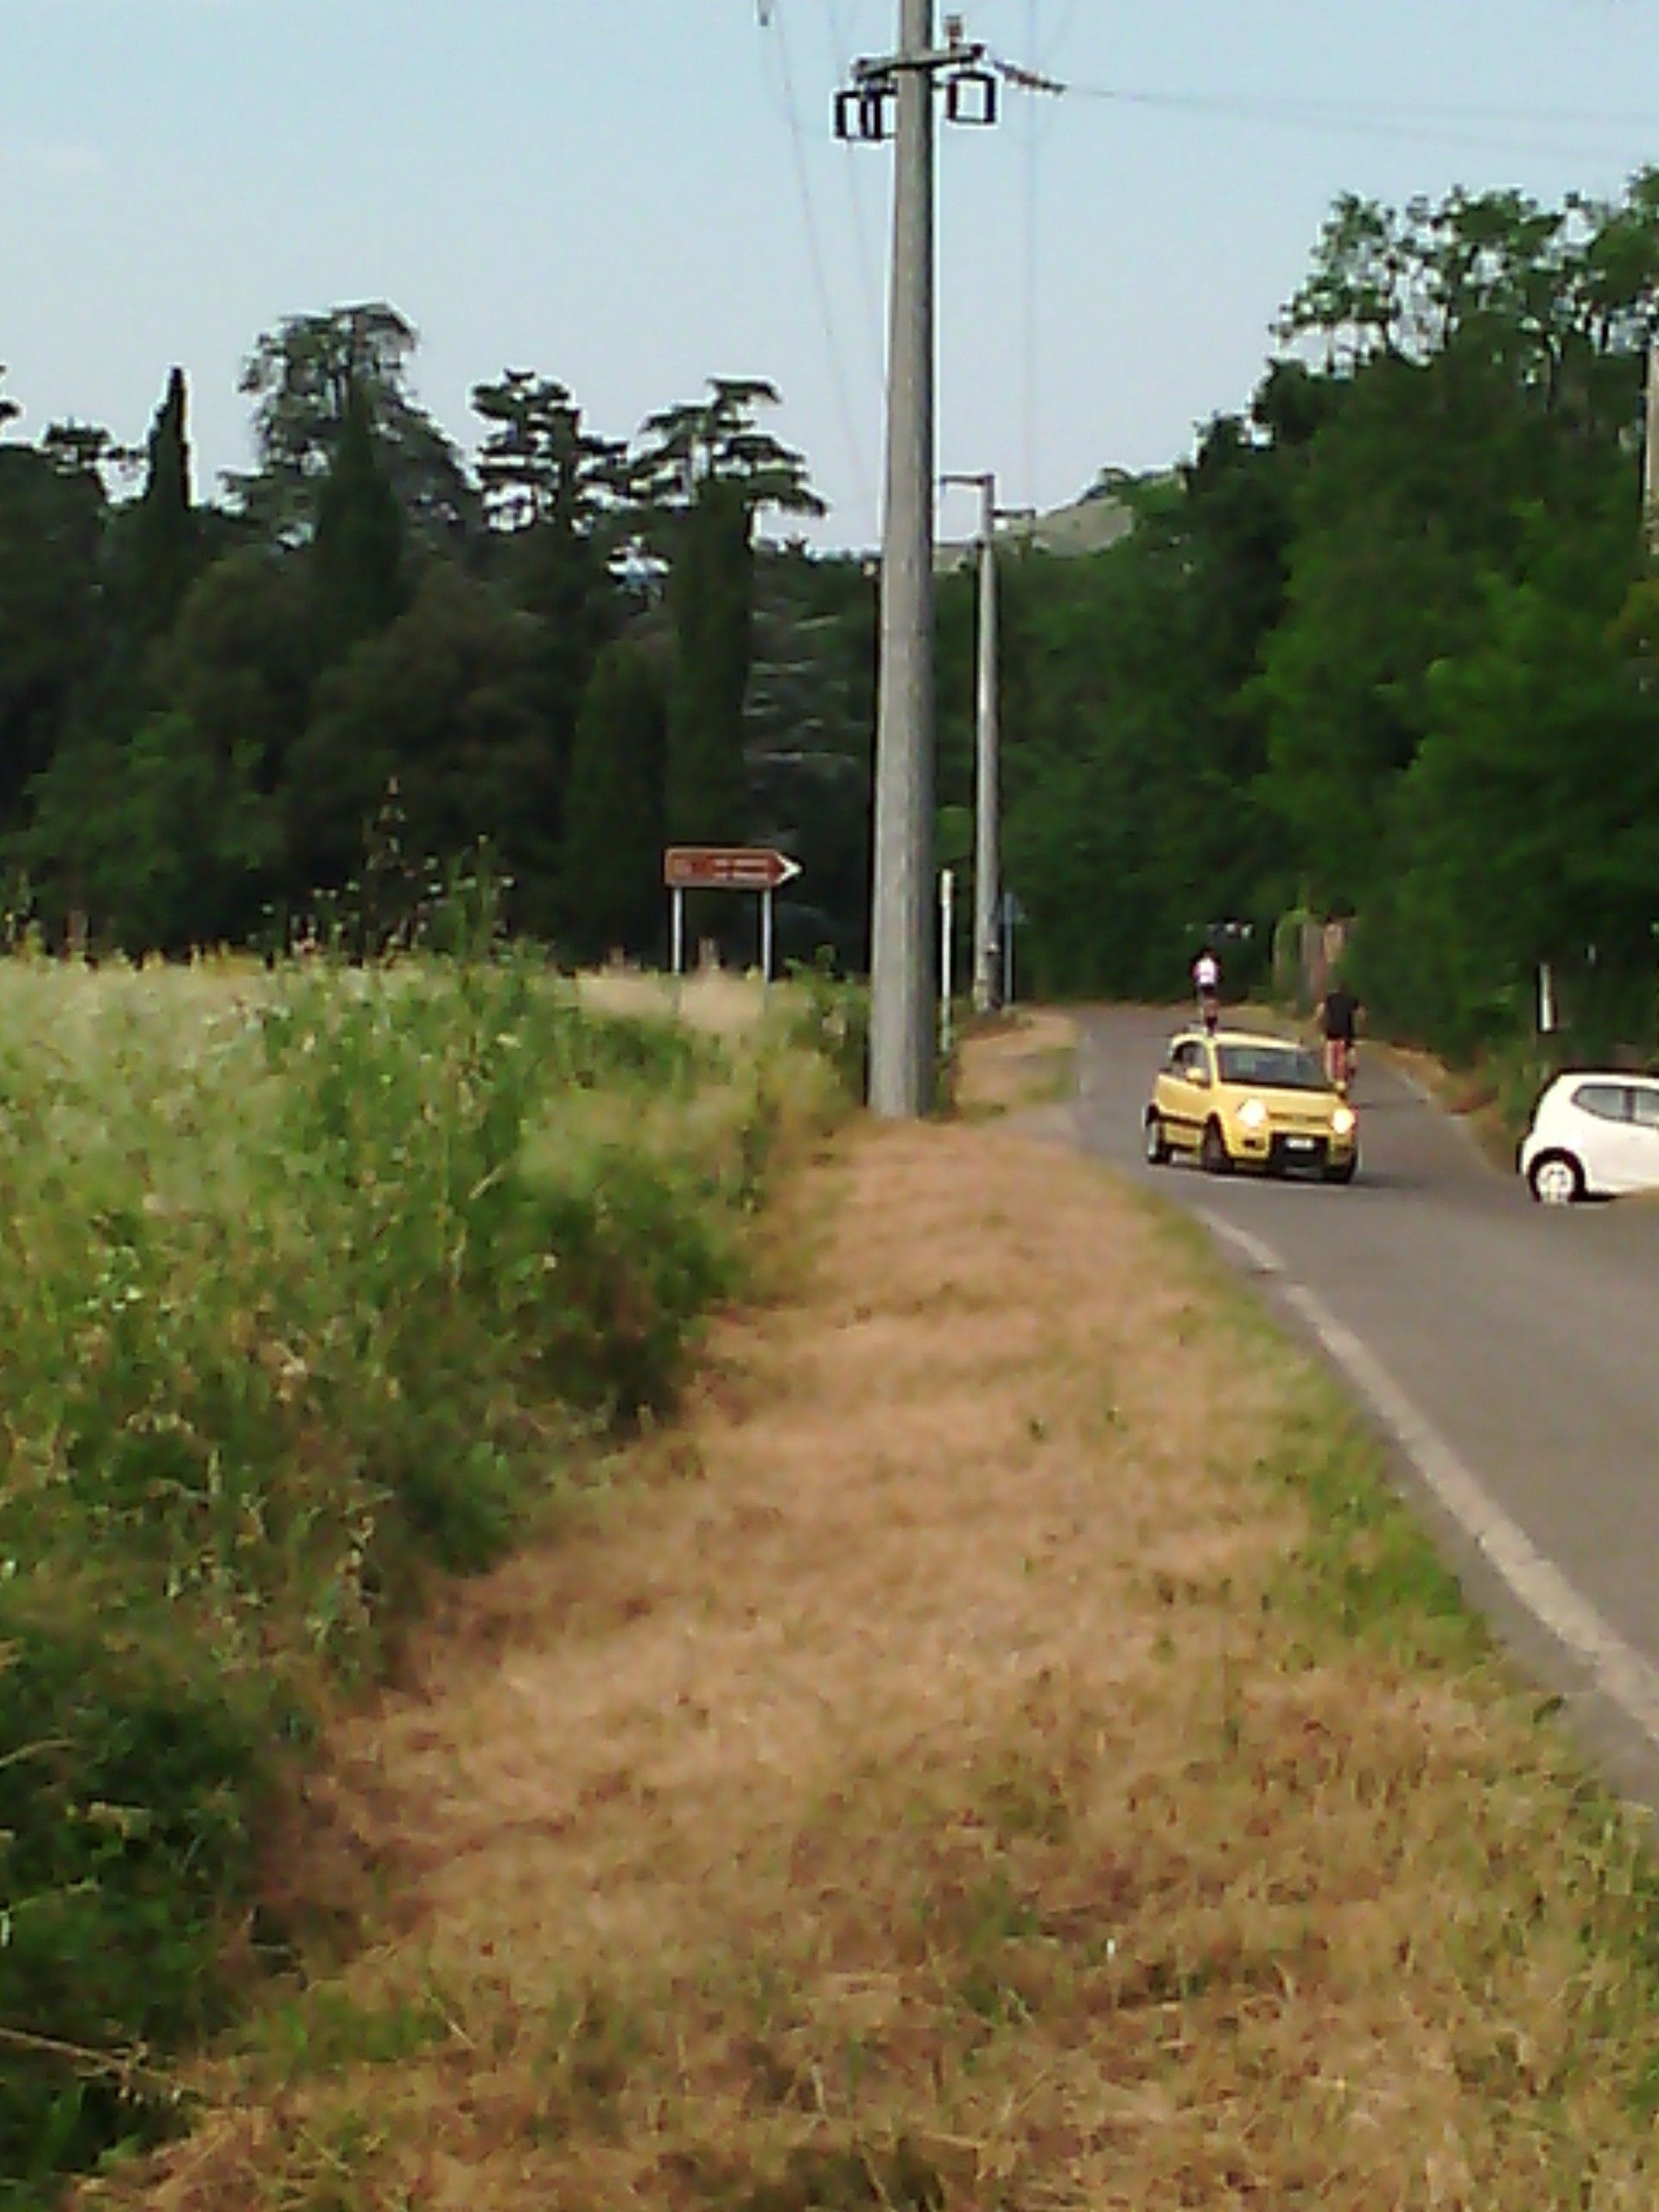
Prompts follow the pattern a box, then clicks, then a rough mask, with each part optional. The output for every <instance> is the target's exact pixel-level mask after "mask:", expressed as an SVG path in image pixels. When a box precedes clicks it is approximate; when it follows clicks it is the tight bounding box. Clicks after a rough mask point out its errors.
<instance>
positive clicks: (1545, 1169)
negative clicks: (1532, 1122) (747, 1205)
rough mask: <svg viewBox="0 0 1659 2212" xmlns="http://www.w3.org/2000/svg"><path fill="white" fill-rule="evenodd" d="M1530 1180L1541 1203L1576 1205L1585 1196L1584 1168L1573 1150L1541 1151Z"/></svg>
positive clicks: (1532, 1169)
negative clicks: (1576, 1158) (1573, 1153)
mask: <svg viewBox="0 0 1659 2212" xmlns="http://www.w3.org/2000/svg"><path fill="white" fill-rule="evenodd" d="M1527 1181H1528V1183H1529V1185H1530V1186H1531V1190H1532V1195H1533V1197H1534V1198H1536V1199H1537V1201H1538V1203H1539V1205H1541V1206H1571V1205H1577V1204H1578V1202H1579V1200H1580V1198H1582V1197H1583V1196H1584V1170H1583V1168H1582V1167H1580V1165H1579V1163H1578V1161H1577V1160H1574V1159H1573V1155H1572V1154H1571V1153H1570V1152H1546V1153H1541V1154H1539V1156H1538V1158H1537V1159H1536V1160H1534V1161H1533V1163H1532V1166H1530V1167H1529V1169H1528V1171H1527Z"/></svg>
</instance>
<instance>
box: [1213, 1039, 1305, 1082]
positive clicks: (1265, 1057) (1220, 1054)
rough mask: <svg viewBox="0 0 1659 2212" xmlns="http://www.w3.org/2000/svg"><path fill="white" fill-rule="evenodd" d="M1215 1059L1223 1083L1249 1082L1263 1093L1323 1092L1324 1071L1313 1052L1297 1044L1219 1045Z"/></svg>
mask: <svg viewBox="0 0 1659 2212" xmlns="http://www.w3.org/2000/svg"><path fill="white" fill-rule="evenodd" d="M1216 1058H1217V1061H1218V1062H1219V1063H1220V1067H1221V1079H1222V1081H1223V1082H1224V1083H1248V1084H1255V1085H1256V1086H1257V1087H1259V1088H1260V1089H1262V1090H1325V1089H1326V1087H1327V1086H1326V1084H1325V1071H1324V1069H1323V1068H1321V1067H1320V1065H1319V1062H1318V1061H1317V1060H1316V1059H1315V1058H1314V1057H1313V1053H1312V1052H1303V1051H1302V1049H1301V1048H1300V1046H1296V1045H1219V1046H1217V1048H1216Z"/></svg>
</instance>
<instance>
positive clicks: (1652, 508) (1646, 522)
mask: <svg viewBox="0 0 1659 2212" xmlns="http://www.w3.org/2000/svg"><path fill="white" fill-rule="evenodd" d="M1642 534H1643V543H1645V544H1646V546H1647V550H1648V557H1649V560H1651V559H1652V558H1653V557H1654V556H1656V554H1659V335H1656V336H1654V337H1652V338H1649V340H1648V390H1647V436H1646V438H1645V439H1644V440H1643V452H1642Z"/></svg>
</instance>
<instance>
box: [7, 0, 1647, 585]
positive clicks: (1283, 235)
mask: <svg viewBox="0 0 1659 2212" xmlns="http://www.w3.org/2000/svg"><path fill="white" fill-rule="evenodd" d="M770 12H771V14H772V19H773V20H772V23H771V26H770V27H769V28H763V27H762V26H761V24H760V22H759V20H758V17H759V15H760V10H759V8H758V6H757V0H0V360H3V361H5V362H7V363H8V364H9V365H10V374H9V376H8V378H7V384H6V389H7V391H9V392H10V395H11V396H12V397H14V398H16V399H17V400H19V401H21V402H22V404H23V405H24V406H25V408H26V410H27V413H26V415H25V416H24V419H23V421H22V423H21V424H19V425H17V426H16V428H15V430H14V435H17V434H21V435H38V434H39V432H40V431H41V429H44V427H45V425H46V424H47V423H48V421H50V420H52V419H54V418H56V417H61V416H75V417H78V418H79V419H82V420H92V421H94V422H99V423H105V424H106V425H107V426H108V427H109V428H110V429H111V430H112V431H113V432H114V433H115V434H116V435H117V436H118V437H119V438H121V439H123V440H126V441H132V440H137V439H138V438H140V437H141V436H142V435H143V431H144V429H145V428H146V426H147V424H148V422H149V416H150V414H151V411H152V410H153V409H154V407H155V405H156V401H157V399H158V398H159V397H160V394H161V391H162V385H163V383H164V380H165V378H166V374H167V371H168V366H169V365H170V364H171V363H173V362H175V361H176V362H179V363H181V365H183V366H184V368H185V369H186V371H187V372H188V375H189V378H190V380H191V391H192V399H193V408H194V436H195V445H196V454H197V461H198V467H199V475H200V487H201V489H202V490H203V492H204V493H206V492H209V491H211V490H212V488H213V478H214V476H215V475H216V474H217V472H218V471H219V470H220V469H222V468H225V467H241V466H245V463H246V461H247V459H248V448H247V437H246V421H247V407H246V403H245V401H244V400H242V399H241V398H240V397H238V393H237V390H236V383H237V374H238V365H239V364H240V362H241V360H242V359H243V358H244V357H245V354H246V353H247V352H248V351H249V349H250V347H251V344H252V342H253V340H255V338H256V337H257V334H259V332H260V331H262V330H264V329H267V328H269V327H271V326H272V325H274V324H275V323H276V322H277V321H280V320H281V319H282V317H283V316H284V315H289V314H294V313H297V312H301V311H303V310H309V309H315V308H326V307H328V306H331V305H334V304H336V303H340V302H347V301H353V300H364V299H378V298H385V299H389V300H391V302H393V303H394V304H395V305H396V306H397V307H398V308H401V309H402V310H403V312H404V314H405V315H408V316H409V317H410V319H411V320H412V321H414V322H415V323H416V326H417V327H418V328H419V330H420V332H421V334H422V340H423V344H422V349H421V353H420V355H419V357H418V360H417V363H416V385H417V389H418V392H419V395H420V397H422V398H423V401H424V402H425V404H427V405H428V406H429V408H430V409H431V410H432V411H433V413H434V414H435V416H437V417H438V419H439V421H440V422H441V423H442V424H443V425H444V426H445V427H446V428H447V429H448V430H449V431H450V433H451V434H452V435H454V437H455V438H456V439H457V440H458V441H460V442H461V444H462V445H463V446H464V447H465V448H467V449H468V450H470V449H471V448H472V446H473V443H474V435H475V428H476V426H475V423H474V418H473V417H472V416H471V415H470V412H469V410H468V405H467V395H468V391H469V389H470V387H471V386H472V385H473V384H474V383H475V382H477V381H478V380H480V378H486V377H491V376H494V375H496V374H498V373H499V372H500V371H501V370H502V369H503V368H504V367H506V366H512V367H520V368H532V369H535V370H537V371H539V372H543V373H544V374H548V375H551V376H556V377H558V378H562V379H563V381H564V382H566V383H567V384H569V385H570V386H571V387H572V389H573V391H575V395H576V397H577V398H578V400H579V401H580V402H581V404H582V407H583V409H584V410H585V411H586V413H587V415H588V418H589V420H590V422H591V423H592V424H593V426H594V428H595V429H598V430H600V431H602V432H604V433H605V434H607V435H613V436H620V435H626V434H627V433H629V432H630V431H632V429H634V428H636V427H637V425H638V424H639V422H640V420H641V419H642V418H643V416H645V415H646V414H648V413H649V412H650V411H652V410H653V409H655V408H657V407H659V406H663V405H664V404H670V403H671V402H673V401H676V400H680V399H685V398H690V397H695V396H696V394H697V393H698V392H699V391H700V390H701V388H702V383H703V380H704V379H705V378H707V377H709V376H710V375H714V374H721V375H759V376H765V377H768V378H771V379H772V381H773V382H774V383H775V384H777V385H778V386H779V389H780V391H781V392H782V394H783V400H784V404H783V407H782V409H781V410H779V414H778V416H776V418H775V421H774V424H773V427H774V428H775V429H776V430H777V431H778V433H779V435H782V436H784V437H785V438H786V439H788V440H789V441H790V442H792V443H793V444H795V445H797V446H798V447H799V448H802V449H803V450H804V453H805V454H806V455H807V458H808V461H809V463H810V467H811V469H812V472H813V474H814V476H815V479H816V480H817V484H818V486H819V487H820V488H821V490H822V491H823V493H824V494H825V496H826V497H827V498H828V499H829V500H830V502H831V505H832V513H831V517H830V518H829V522H828V524H826V525H825V526H824V527H823V531H821V532H820V533H819V535H820V536H821V537H822V539H823V542H824V543H850V544H864V543H869V542H871V541H872V540H873V539H874V536H875V534H876V531H877V527H878V519H877V502H876V487H877V485H878V483H879V480H880V448H881V424H880V404H881V401H880V375H881V353H882V334H883V326H884V320H885V294H886V268H887V194H888V188H889V184H890V179H891V160H890V156H889V154H888V153H887V151H885V150H881V149H874V148H847V147H842V146H838V145H836V143H834V141H833V139H832V137H831V136H830V130H829V104H830V99H831V95H832V92H833V91H834V90H835V88H836V84H837V83H838V82H839V81H841V79H842V76H843V75H844V73H845V70H846V67H847V65H848V63H849V61H850V60H851V59H852V57H853V56H854V55H855V54H860V53H876V52H886V51H887V50H888V49H890V48H891V46H892V44H893V38H894V32H895V25H896V20H897V15H898V8H897V0H772V7H771V10H770ZM963 12H964V13H965V15H966V16H967V19H968V28H969V32H970V34H972V35H976V36H979V37H982V38H984V39H985V40H986V41H988V43H989V44H990V46H991V48H993V49H994V51H995V53H997V54H1000V55H1001V56H1004V57H1006V58H1007V59H1008V60H1014V61H1018V62H1023V63H1027V64H1034V65H1035V66H1037V67H1039V68H1041V69H1043V70H1046V71H1047V72H1049V73H1052V75H1054V76H1056V77H1058V78H1059V79H1063V80H1065V82H1067V83H1068V84H1069V85H1071V86H1072V87H1074V89H1073V90H1072V91H1071V92H1068V93H1067V94H1066V95H1065V96H1064V97H1063V98H1060V99H1045V100H1041V101H1038V100H1036V99H1031V98H1027V97H1020V96H1012V97H1010V98H1009V99H1007V105H1006V108H1005V113H1004V119H1003V122H1002V124H1001V127H1000V128H999V129H998V130H995V131H970V130H950V131H949V132H947V133H945V134H944V137H943V139H942V151H941V195H940V196H941V268H940V294H941V340H940V430H939V461H940V466H941V467H942V468H947V469H955V470H979V469H986V468H989V469H994V470H995V471H996V472H997V474H998V476H999V480H1000V485H1001V493H1002V496H1003V497H1004V498H1005V499H1007V500H1008V501H1009V502H1010V503H1020V504H1032V503H1035V504H1040V505H1053V504H1055V503H1057V502H1058V501H1060V500H1062V499H1068V498H1071V497H1072V496H1074V495H1075V494H1076V493H1077V492H1078V491H1080V490H1081V489H1082V488H1083V487H1084V485H1086V484H1087V483H1088V482H1089V481H1090V480H1091V479H1092V477H1093V476H1094V475H1095V474H1096V472H1097V471H1098V470H1099V469H1100V468H1101V467H1125V468H1143V467H1153V466H1158V465H1163V464H1166V463H1168V462H1171V461H1175V460H1176V459H1178V458H1179V457H1180V456H1181V455H1182V454H1184V453H1185V452H1187V451H1188V450H1190V448H1191V445H1192V436H1193V432H1194V429H1195V427H1197V426H1198V425H1200V424H1202V423H1204V422H1205V420H1207V419H1208V417H1209V416H1211V415H1212V414H1213V413H1215V412H1216V411H1217V410H1220V409H1225V408H1234V407H1238V406H1240V405H1242V404H1243V403H1244V402H1245V401H1246V399H1247V398H1248V397H1249V392H1250V390H1251V387H1252V385H1254V383H1255V378H1256V377H1257V375H1258V373H1259V372H1260V369H1261V366H1262V362H1263V360H1264V359H1265V358H1266V356H1267V354H1268V351H1269V349H1270V346H1271V336H1270V325H1271V323H1272V321H1273V318H1274V313H1275V311H1276V309H1277V308H1279V307H1280V305H1281V303H1282V302H1283V301H1284V300H1285V299H1286V298H1287V296H1288V295H1289V293H1290V292H1291V291H1292V290H1293V289H1294V287H1295V285H1296V283H1297V282H1298V280H1299V278H1300V276H1301V274H1302V272H1303V270H1305V268H1306V263H1307V258H1308V254H1309V251H1310V248H1311V246H1312V245H1313V240H1314V238H1315V236H1316V234H1317V232H1318V229H1319V223H1320V221H1321V219H1322V217H1323V215H1324V213H1325V210H1326V209H1327V207H1328V206H1329V204H1330V202H1331V201H1332V199H1333V198H1334V196H1335V195H1336V194H1338V192H1340V191H1343V190H1344V189H1352V190H1356V191H1359V192H1362V193H1366V194H1376V195H1377V196H1379V197H1382V198H1385V199H1389V200H1405V199H1407V198H1409V197H1410V196H1411V195H1412V194H1415V193H1419V192H1421V193H1427V194H1431V195H1433V194H1440V193H1441V192H1443V191H1444V190H1446V188H1448V187H1450V186H1452V184H1454V183H1461V184H1465V185H1468V186H1471V187H1479V186H1486V185H1499V184H1502V185H1518V186H1521V187H1522V188H1525V189H1527V190H1528V191H1530V192H1532V193H1533V194H1536V195H1538V196H1539V197H1541V198H1544V199H1547V200H1556V199H1558V198H1559V197H1560V195H1561V194H1563V193H1565V192H1567V190H1569V189H1573V188H1578V189H1580V190H1583V191H1586V192H1589V193H1592V194H1616V193H1617V192H1618V190H1619V189H1620V188H1621V187H1622V185H1623V183H1624V181H1625V179H1626V178H1627V177H1628V176H1629V175H1630V172H1631V171H1632V170H1634V169H1635V168H1637V167H1638V166H1640V165H1642V164H1643V163H1644V162H1659V0H964V5H963ZM1108 92H1109V93H1113V94H1117V95H1122V96H1126V97H1120V98H1116V99H1103V98H1101V97H1098V95H1100V94H1102V93H1108ZM1127 96H1135V97H1127ZM1148 96H1160V97H1158V98H1153V97H1148ZM956 499H957V502H959V503H960V504H955V505H950V507H948V508H947V509H946V511H945V514H944V527H945V528H946V529H947V531H950V533H951V534H957V531H965V530H966V528H967V527H968V524H969V520H970V517H971V508H970V505H969V502H968V495H967V494H965V493H961V494H957V495H956Z"/></svg>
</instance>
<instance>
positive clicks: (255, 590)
mask: <svg viewBox="0 0 1659 2212" xmlns="http://www.w3.org/2000/svg"><path fill="white" fill-rule="evenodd" d="M306 558H307V556H304V555H302V554H297V553H293V552H289V551H288V550H285V549H284V548H283V547H282V546H280V545H278V546H270V545H264V544H252V545H242V546H238V547H237V548H235V549H234V550H232V551H231V552H228V553H226V554H225V555H223V556H221V557H220V558H219V560H218V561H216V562H214V563H213V566H212V567H211V568H209V569H206V570H204V572H203V573H202V574H201V575H200V576H198V577H197V579H196V581H195V582H194V584H193V585H192V586H191V588H190V590H189V593H188V595H187V596H186V599H185V601H184V604H183V606H182V607H181V609H180V612H179V618H178V620H177V622H176V623H175V626H174V628H173V632H172V635H171V636H170V637H169V638H168V640H167V641H166V643H165V645H163V646H162V649H161V652H160V654H159V656H158V660H157V667H156V686H157V689H158V690H159V691H160V692H161V694H162V696H164V697H165V698H166V699H168V701H169V702H171V703H172V704H173V705H174V706H175V707H176V708H177V709H179V711H180V712H181V713H182V714H184V715H188V717H189V720H190V721H191V724H192V725H193V727H194V728H195V729H196V730H197V731H198V732H199V733H200V735H201V737H202V738H203V739H204V741H207V743H209V744H211V745H212V746H213V747H215V748H216V749H217V750H218V752H219V755H220V757H221V758H222V759H225V760H229V759H230V758H231V756H232V754H233V753H236V752H238V750H245V752H246V755H247V757H248V759H249V761H250V763H251V774H252V776H253V779H254V782H255V784H256V785H257V788H258V789H259V790H260V791H262V792H264V793H266V794H267V795H269V794H270V793H272V792H274V791H277V788H278V786H279V785H281V784H282V782H283V779H284V774H285V767H286V762H287V758H288V753H289V748H290V747H292V745H293V744H294V742H295V741H296V739H297V738H298V736H299V735H300V733H301V732H302V730H303V729H304V728H305V726H306V721H307V719H308V715H309V711H310V700H311V692H312V687H313V684H314V683H315V676H316V664H317V645H316V639H315V623H314V605H313V600H312V596H311V594H310V592H309V590H308V586H307V581H306V575H305V561H306Z"/></svg>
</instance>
